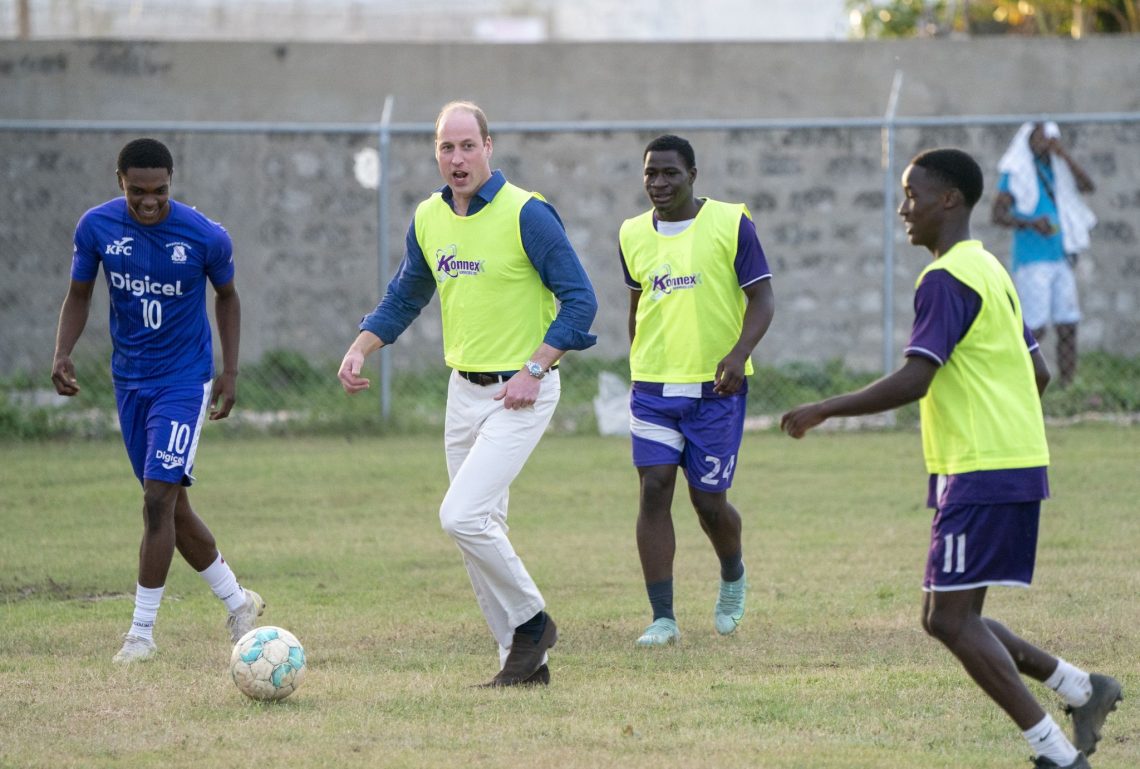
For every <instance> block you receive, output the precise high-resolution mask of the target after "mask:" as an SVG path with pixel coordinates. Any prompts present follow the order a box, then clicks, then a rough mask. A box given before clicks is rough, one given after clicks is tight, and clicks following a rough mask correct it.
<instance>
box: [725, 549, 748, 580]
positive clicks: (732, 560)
mask: <svg viewBox="0 0 1140 769" xmlns="http://www.w3.org/2000/svg"><path fill="white" fill-rule="evenodd" d="M742 557H743V554H741V553H737V554H736V555H733V556H729V557H728V558H721V559H720V578H721V579H723V580H724V581H725V582H735V581H736V580H738V579H740V578H741V577H743V576H744V561H743V560H742Z"/></svg>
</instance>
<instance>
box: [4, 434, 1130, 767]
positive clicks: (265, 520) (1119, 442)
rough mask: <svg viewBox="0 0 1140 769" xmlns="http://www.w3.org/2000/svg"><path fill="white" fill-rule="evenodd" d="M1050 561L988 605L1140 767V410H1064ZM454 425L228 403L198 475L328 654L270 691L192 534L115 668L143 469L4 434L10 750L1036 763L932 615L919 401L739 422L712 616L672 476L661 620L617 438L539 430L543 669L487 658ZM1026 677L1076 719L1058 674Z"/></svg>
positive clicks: (436, 761)
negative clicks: (248, 423)
mask: <svg viewBox="0 0 1140 769" xmlns="http://www.w3.org/2000/svg"><path fill="white" fill-rule="evenodd" d="M1050 440H1051V445H1052V451H1053V461H1054V469H1053V471H1052V473H1051V479H1052V487H1053V499H1052V501H1050V502H1048V503H1046V505H1045V513H1044V517H1043V524H1042V535H1041V541H1040V546H1039V550H1038V569H1037V578H1036V580H1035V584H1034V588H1033V589H1032V590H1027V591H1026V590H997V591H993V592H992V593H991V596H990V599H989V603H988V610H989V611H988V613H990V614H991V615H993V616H996V617H999V618H1001V619H1003V620H1005V621H1006V622H1007V623H1008V624H1010V625H1011V626H1012V627H1014V628H1016V629H1017V630H1019V631H1020V632H1021V633H1022V634H1023V635H1024V636H1026V637H1027V638H1028V639H1030V640H1032V641H1036V642H1038V643H1040V644H1041V645H1043V646H1045V647H1047V648H1049V649H1050V650H1052V651H1053V652H1054V653H1058V654H1060V655H1062V656H1064V657H1065V658H1066V659H1069V660H1070V661H1072V662H1074V663H1076V664H1078V665H1081V666H1084V667H1086V668H1091V669H1093V670H1097V671H1103V672H1110V673H1112V674H1114V675H1116V676H1117V677H1118V678H1120V679H1121V680H1122V681H1123V682H1124V686H1125V696H1126V700H1125V702H1124V703H1123V705H1122V707H1121V708H1120V710H1119V711H1118V712H1117V713H1115V714H1113V716H1112V718H1111V719H1110V720H1109V724H1108V727H1107V730H1106V738H1105V740H1104V741H1103V742H1102V743H1101V748H1100V750H1099V751H1098V753H1097V754H1096V756H1094V759H1093V764H1094V766H1096V767H1097V768H1098V769H1136V767H1138V766H1140V715H1138V713H1140V709H1138V708H1137V707H1136V705H1135V700H1136V693H1137V692H1140V558H1138V556H1137V554H1138V553H1140V517H1138V516H1137V514H1136V513H1137V510H1136V500H1137V499H1138V498H1140V473H1138V472H1137V470H1138V468H1137V465H1138V458H1140V431H1137V430H1136V429H1135V428H1133V429H1129V428H1120V427H1109V426H1084V427H1069V428H1063V429H1052V430H1051V432H1050ZM440 443H441V441H440V438H439V437H438V436H436V435H431V436H426V437H425V436H399V437H388V438H384V439H375V438H370V437H362V436H354V437H352V438H347V439H346V438H343V437H342V438H324V437H322V438H260V439H250V438H240V439H235V438H231V437H228V436H227V434H226V432H225V431H224V429H218V428H216V427H213V426H211V427H210V428H209V429H208V430H207V435H206V438H205V440H204V442H203V446H202V449H201V451H200V454H199V461H198V467H197V475H198V478H199V483H198V484H197V485H195V487H194V491H193V499H194V502H195V506H196V508H197V509H198V511H199V512H200V513H201V514H202V516H203V517H204V518H205V519H206V520H207V522H208V523H210V525H211V526H212V528H213V530H214V533H215V534H216V535H217V536H218V539H219V543H220V545H221V548H222V552H223V553H224V554H225V555H226V557H227V559H228V560H229V561H230V562H231V563H232V564H233V566H234V568H235V570H236V571H237V572H238V575H239V577H240V578H241V579H242V581H243V582H244V583H245V584H247V585H248V586H250V587H252V588H254V589H256V590H258V591H260V592H261V593H262V595H263V596H265V598H266V600H267V601H268V603H269V608H268V610H267V612H266V614H265V616H264V618H263V620H264V622H265V623H266V624H277V625H281V626H283V627H286V628H288V629H290V630H292V631H293V632H295V633H296V634H297V636H298V637H299V638H300V639H301V641H302V642H303V643H304V644H305V646H306V650H307V652H308V657H309V663H310V670H309V673H308V677H307V679H306V681H305V683H304V686H303V687H302V688H301V689H300V691H298V692H297V693H296V694H295V695H293V697H292V698H290V699H288V700H285V701H284V702H282V703H279V704H277V705H261V704H257V703H253V702H251V701H248V700H246V699H245V698H244V697H243V696H242V695H241V694H240V693H239V692H238V691H237V690H236V688H235V687H234V686H233V684H232V683H231V682H230V681H229V680H228V675H227V669H226V668H227V661H228V656H229V643H228V638H227V635H226V632H225V630H224V627H223V623H224V618H225V612H224V609H223V608H222V607H221V604H220V603H219V602H218V601H217V600H216V599H215V598H214V597H213V596H212V595H211V594H210V593H209V590H208V588H207V587H206V585H205V584H204V583H203V582H202V581H201V580H200V579H199V578H198V577H197V576H196V575H194V574H193V573H192V571H191V570H190V569H189V568H188V567H187V566H186V565H185V563H183V562H181V561H176V562H175V565H174V568H173V569H172V572H171V577H170V580H169V582H168V587H167V592H166V598H165V600H164V602H163V606H162V610H161V612H160V614H159V619H158V625H157V627H156V640H157V641H158V643H159V647H160V650H161V651H160V654H159V657H158V658H157V659H156V660H155V661H153V662H152V663H149V664H146V665H142V666H135V667H133V668H130V669H126V670H123V669H119V668H117V667H114V666H112V664H111V662H110V657H111V655H112V654H113V653H114V652H115V651H116V650H117V648H118V645H119V643H120V636H121V634H122V633H123V632H125V631H126V629H127V626H128V624H129V620H130V613H131V606H132V595H133V587H134V579H135V565H136V555H137V548H138V537H139V533H140V531H141V520H140V513H139V508H140V504H141V503H140V495H139V492H138V487H137V485H135V483H134V481H133V478H132V477H131V476H130V474H129V469H128V465H127V461H126V458H125V456H124V455H123V453H122V450H121V447H120V446H119V445H118V444H117V443H113V442H82V441H79V442H72V443H7V444H0V490H2V491H0V495H2V496H0V522H2V523H3V536H2V537H0V596H2V598H3V604H2V610H3V615H2V621H0V649H2V651H3V653H2V654H0V767H4V768H5V769H8V768H9V767H21V768H22V767H61V768H63V767H132V768H134V767H140V768H141V767H159V766H162V767H239V766H252V765H257V766H268V767H276V766H281V767H308V766H314V767H316V766H322V767H505V766H519V767H566V768H568V769H579V768H580V769H587V768H590V769H593V768H596V767H622V768H623V769H624V768H627V767H630V768H635V769H636V768H638V767H646V768H649V767H681V768H686V767H763V768H765V769H768V768H771V769H801V768H802V769H807V768H808V767H810V768H812V769H915V767H923V768H924V769H951V768H953V769H971V768H974V767H976V768H977V769H982V768H983V767H985V768H986V769H990V768H991V767H997V768H1004V767H1009V768H1010V769H1014V768H1015V767H1028V765H1029V762H1028V756H1029V755H1030V751H1029V749H1028V747H1027V746H1026V745H1025V743H1024V740H1023V739H1022V738H1021V736H1020V734H1018V732H1017V730H1016V728H1015V727H1014V726H1013V725H1012V723H1010V722H1008V721H1007V719H1006V718H1005V716H1004V715H1003V714H1002V713H1001V712H1000V711H998V709H997V708H996V706H994V705H992V704H991V703H990V702H989V701H988V700H987V699H985V697H984V696H983V695H982V694H981V693H980V692H979V691H978V690H977V689H976V688H975V687H974V686H973V685H972V684H971V683H970V682H969V681H968V680H967V678H966V676H965V674H964V673H963V672H962V671H961V669H960V668H959V667H958V666H957V664H956V663H955V662H954V661H953V660H952V659H951V658H950V657H949V655H948V654H947V653H945V652H944V651H943V650H942V649H941V647H940V646H939V645H938V644H937V643H936V642H935V641H933V640H931V639H929V638H927V637H926V636H925V635H924V634H923V632H922V630H921V628H920V627H919V624H918V615H919V603H920V597H921V593H920V591H919V589H918V587H917V585H918V582H919V580H920V576H921V571H922V566H923V561H924V557H925V550H926V539H927V536H928V528H929V518H930V514H929V511H927V510H925V509H924V508H923V506H922V502H923V494H924V488H925V486H924V477H923V471H922V464H921V458H920V448H919V439H918V436H917V434H915V433H913V432H910V431H900V432H886V433H856V434H847V433H843V434H839V433H830V434H825V433H813V434H812V435H810V436H809V437H808V438H807V439H805V440H804V441H801V442H793V441H791V440H790V439H787V438H786V437H783V436H780V435H777V434H775V433H756V434H749V435H748V436H746V439H745V445H744V448H743V451H742V457H741V462H740V466H739V470H738V471H737V476H736V487H735V488H734V489H733V491H732V493H731V499H732V500H733V501H734V502H735V504H736V505H737V507H738V508H739V509H740V510H741V512H742V513H743V515H744V517H745V558H746V561H747V563H748V567H749V576H750V582H751V585H752V590H751V593H750V598H749V611H748V615H747V616H746V618H745V622H744V624H743V625H742V627H741V629H740V630H739V631H738V633H737V634H736V635H735V636H733V637H730V638H720V637H718V636H717V635H716V633H715V632H714V630H713V628H712V618H711V609H712V604H713V601H714V599H715V591H716V584H717V576H718V575H717V568H716V561H715V558H714V556H713V554H712V551H711V548H710V547H709V546H708V544H707V542H706V541H705V540H704V537H703V535H702V534H701V532H700V529H699V527H698V526H697V523H696V520H695V518H694V516H693V514H692V513H691V511H690V510H688V509H687V501H686V497H685V495H684V493H683V492H682V493H681V494H680V495H679V496H678V500H677V504H676V505H675V519H676V522H677V533H678V558H677V568H676V586H677V614H678V620H679V622H680V624H681V629H682V632H683V633H684V642H683V644H682V645H680V646H679V647H676V648H669V649H664V650H653V651H650V650H642V649H637V648H635V647H634V645H633V640H634V639H635V638H636V636H637V635H638V633H639V632H640V631H641V629H642V628H643V627H644V625H645V624H646V623H647V622H648V620H649V616H648V609H647V605H646V600H645V598H644V590H643V587H642V585H641V578H640V570H639V567H638V561H637V554H636V547H635V545H634V540H633V522H634V517H635V511H636V499H637V496H636V480H635V474H634V471H633V469H632V468H631V467H630V466H629V464H628V447H627V444H626V442H625V440H623V439H618V438H611V439H606V438H597V437H590V436H582V435H575V436H560V435H550V436H548V437H547V438H546V439H545V440H544V441H543V443H542V444H541V445H540V447H539V449H538V450H537V452H536V453H535V455H534V457H533V458H532V460H531V462H530V464H529V465H528V466H527V468H526V470H525V471H524V473H523V475H522V476H521V477H520V478H519V479H518V481H517V482H516V484H515V486H514V487H513V489H512V495H511V496H512V510H513V512H512V517H511V521H512V533H511V536H512V540H513V541H514V542H515V545H516V547H517V548H518V550H519V552H520V553H521V555H522V556H523V558H524V560H525V561H526V563H527V566H528V567H529V569H530V570H531V572H532V574H533V575H534V576H535V578H536V580H537V581H538V583H539V585H540V587H541V588H542V589H543V592H544V594H545V596H546V599H547V601H548V604H549V609H550V611H551V613H552V614H553V616H554V617H555V618H556V619H557V620H558V623H559V627H560V629H561V631H562V633H561V640H560V641H559V643H558V646H557V647H556V648H555V649H554V650H553V652H552V672H553V682H552V685H551V687H550V688H549V689H546V690H529V691H512V690H506V691H487V690H481V689H474V688H470V685H471V684H474V683H478V682H481V681H484V680H487V679H489V678H490V677H491V676H492V675H493V673H494V672H495V671H494V667H495V661H496V654H495V650H494V646H493V643H492V641H491V639H490V636H489V633H488V632H487V629H486V626H485V624H484V623H483V620H482V617H481V615H480V614H479V612H478V610H477V608H476V606H475V602H474V600H473V597H472V595H471V590H470V586H469V585H468V583H467V578H466V573H465V571H464V569H463V567H462V565H461V561H460V557H459V554H458V553H457V551H456V550H455V547H454V546H453V545H452V544H451V543H450V541H449V540H448V539H447V538H446V536H445V535H444V534H443V533H442V532H441V531H440V529H439V526H438V520H437V508H438V504H439V501H440V499H441V498H442V494H443V491H444V488H445V473H444V468H443V452H442V448H441V445H440ZM1032 686H1033V690H1034V691H1035V692H1036V693H1037V694H1038V695H1039V696H1040V697H1041V698H1042V701H1043V702H1045V703H1047V707H1048V709H1049V710H1050V712H1052V713H1053V714H1054V717H1055V718H1057V719H1058V721H1062V720H1063V719H1064V716H1063V714H1062V713H1061V707H1060V704H1059V702H1058V700H1057V699H1056V697H1055V696H1054V695H1053V694H1052V693H1051V692H1049V691H1047V690H1045V689H1044V688H1043V687H1041V686H1039V685H1037V684H1033V685H1032Z"/></svg>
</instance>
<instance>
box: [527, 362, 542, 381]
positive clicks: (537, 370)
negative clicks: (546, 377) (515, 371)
mask: <svg viewBox="0 0 1140 769" xmlns="http://www.w3.org/2000/svg"><path fill="white" fill-rule="evenodd" d="M526 370H527V373H529V374H530V375H531V376H533V377H539V378H541V377H542V376H543V374H545V373H546V372H545V371H543V370H542V364H540V363H535V362H534V361H528V362H527V364H526Z"/></svg>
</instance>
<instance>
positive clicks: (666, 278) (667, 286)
mask: <svg viewBox="0 0 1140 769" xmlns="http://www.w3.org/2000/svg"><path fill="white" fill-rule="evenodd" d="M699 285H701V274H700V273H699V272H694V273H693V274H692V275H674V274H673V269H672V268H671V267H670V266H669V265H667V264H663V265H661V267H660V269H658V270H657V272H655V273H653V274H652V275H650V276H649V297H650V299H654V300H657V299H661V298H663V297H666V296H668V295H669V294H672V293H673V292H674V291H679V290H682V289H686V288H696V287H697V286H699Z"/></svg>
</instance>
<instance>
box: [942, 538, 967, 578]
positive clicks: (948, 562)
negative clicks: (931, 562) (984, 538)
mask: <svg viewBox="0 0 1140 769" xmlns="http://www.w3.org/2000/svg"><path fill="white" fill-rule="evenodd" d="M942 571H943V572H944V573H946V574H949V573H950V572H957V573H958V574H963V573H965V571H966V535H965V534H957V535H955V534H947V535H946V536H945V537H943V538H942Z"/></svg>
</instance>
